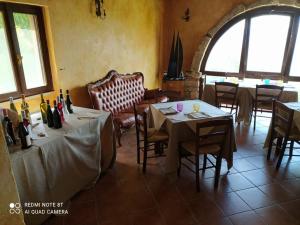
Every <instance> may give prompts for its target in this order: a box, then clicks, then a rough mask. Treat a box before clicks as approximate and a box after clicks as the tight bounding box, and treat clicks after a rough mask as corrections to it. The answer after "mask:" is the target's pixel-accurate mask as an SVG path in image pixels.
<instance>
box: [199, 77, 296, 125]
mask: <svg viewBox="0 0 300 225" xmlns="http://www.w3.org/2000/svg"><path fill="white" fill-rule="evenodd" d="M229 82H230V80H229ZM234 82H236V83H238V84H239V89H238V92H237V97H236V99H237V104H238V114H237V118H236V120H237V122H239V123H240V122H243V124H244V125H246V126H249V125H250V123H251V118H252V110H253V109H252V107H253V101H254V99H255V90H256V83H255V82H250V81H246V80H235V81H234ZM260 84H264V83H263V82H262V83H260ZM275 84H277V83H275ZM277 85H279V86H282V85H283V86H284V88H283V92H282V95H281V97H280V99H279V100H280V101H281V102H297V101H298V89H297V88H296V87H295V86H293V85H292V84H289V83H282V84H277ZM202 100H203V101H205V102H207V103H209V104H211V105H215V82H214V81H210V82H208V83H206V84H205V87H204V92H203V97H202Z"/></svg>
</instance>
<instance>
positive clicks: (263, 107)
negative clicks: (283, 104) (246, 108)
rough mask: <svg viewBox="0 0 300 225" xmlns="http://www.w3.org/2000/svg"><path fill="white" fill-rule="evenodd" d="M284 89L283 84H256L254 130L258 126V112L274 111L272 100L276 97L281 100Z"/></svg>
mask: <svg viewBox="0 0 300 225" xmlns="http://www.w3.org/2000/svg"><path fill="white" fill-rule="evenodd" d="M282 91H283V86H277V85H269V84H263V85H256V89H255V98H254V104H253V109H252V114H253V112H254V126H253V129H254V130H255V128H256V117H257V116H258V115H257V112H261V113H263V112H264V113H272V101H273V100H274V99H275V100H279V99H280V96H281V95H282ZM263 117H266V116H263ZM269 118H270V117H269Z"/></svg>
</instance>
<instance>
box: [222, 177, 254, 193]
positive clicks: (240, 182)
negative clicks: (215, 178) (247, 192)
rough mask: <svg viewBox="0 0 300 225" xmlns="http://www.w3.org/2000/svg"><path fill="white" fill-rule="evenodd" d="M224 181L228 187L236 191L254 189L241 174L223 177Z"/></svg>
mask: <svg viewBox="0 0 300 225" xmlns="http://www.w3.org/2000/svg"><path fill="white" fill-rule="evenodd" d="M222 179H224V180H227V182H228V185H229V186H230V188H231V189H232V190H234V191H237V190H242V189H247V188H251V187H254V185H253V184H252V183H251V182H250V181H248V180H247V179H246V178H245V177H243V176H242V175H241V174H229V175H227V176H223V177H222Z"/></svg>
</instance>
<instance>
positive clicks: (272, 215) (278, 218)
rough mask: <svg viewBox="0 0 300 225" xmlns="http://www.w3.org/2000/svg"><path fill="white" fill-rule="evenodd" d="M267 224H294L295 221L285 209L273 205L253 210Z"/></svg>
mask: <svg viewBox="0 0 300 225" xmlns="http://www.w3.org/2000/svg"><path fill="white" fill-rule="evenodd" d="M255 211H256V213H257V214H259V215H260V216H261V217H262V219H263V221H264V222H265V223H266V224H268V225H295V224H296V223H297V221H296V220H295V219H294V218H293V217H291V216H290V215H288V214H287V213H286V212H285V210H283V209H282V208H281V207H279V206H277V205H275V206H270V207H266V208H261V209H257V210H255Z"/></svg>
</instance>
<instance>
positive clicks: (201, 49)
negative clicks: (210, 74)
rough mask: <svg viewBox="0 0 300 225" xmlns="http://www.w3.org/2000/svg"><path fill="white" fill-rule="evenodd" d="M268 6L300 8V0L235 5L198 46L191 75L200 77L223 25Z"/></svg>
mask: <svg viewBox="0 0 300 225" xmlns="http://www.w3.org/2000/svg"><path fill="white" fill-rule="evenodd" d="M267 6H288V7H293V8H298V9H300V1H299V0H258V1H256V2H254V3H252V4H249V5H244V4H240V5H238V6H237V7H235V8H234V9H233V10H232V11H231V12H230V13H229V14H227V15H226V16H225V17H223V19H222V20H221V21H220V22H219V23H218V24H217V25H216V26H215V27H213V28H212V29H211V30H210V31H209V32H208V33H207V34H206V36H205V37H204V40H203V41H202V42H201V44H200V45H199V46H198V48H197V50H196V52H195V54H194V57H193V61H192V65H191V76H196V77H198V76H199V75H200V71H199V70H200V66H201V64H202V61H203V58H204V55H205V53H206V50H207V48H208V46H209V44H210V42H211V40H212V39H213V37H214V36H215V34H216V33H217V32H218V31H219V29H220V28H221V27H223V26H224V25H225V24H226V23H228V22H229V21H231V20H233V19H234V18H236V17H237V16H240V15H241V14H244V13H246V12H249V11H252V10H255V9H259V8H263V7H267Z"/></svg>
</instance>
